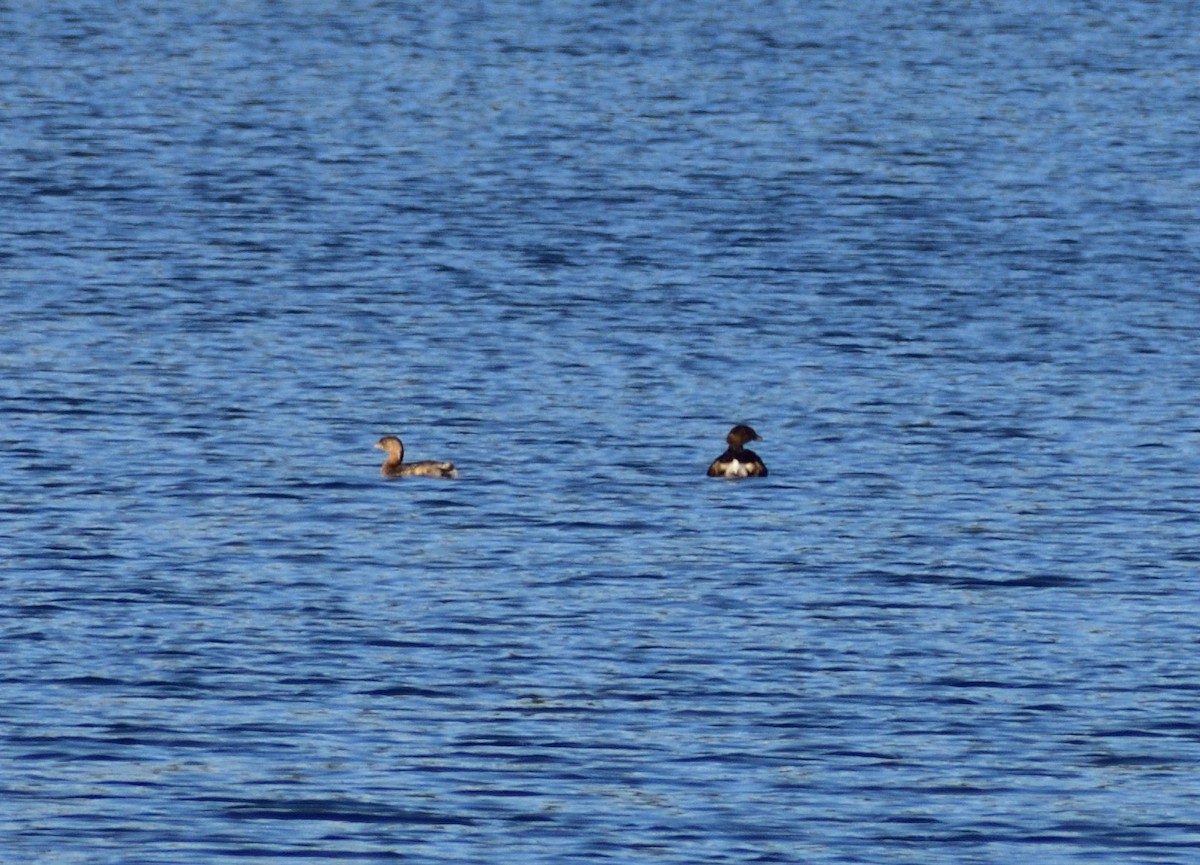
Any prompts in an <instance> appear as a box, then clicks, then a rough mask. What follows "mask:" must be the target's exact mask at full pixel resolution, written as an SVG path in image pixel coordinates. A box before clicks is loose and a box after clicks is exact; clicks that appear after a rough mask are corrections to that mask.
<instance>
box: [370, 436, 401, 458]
mask: <svg viewBox="0 0 1200 865" xmlns="http://www.w3.org/2000/svg"><path fill="white" fill-rule="evenodd" d="M375 447H377V448H379V449H380V450H381V451H387V452H388V456H390V457H403V456H404V443H403V442H401V441H400V439H398V438H396V437H395V436H384V437H383V438H381V439H380V440H379V441H377V442H375Z"/></svg>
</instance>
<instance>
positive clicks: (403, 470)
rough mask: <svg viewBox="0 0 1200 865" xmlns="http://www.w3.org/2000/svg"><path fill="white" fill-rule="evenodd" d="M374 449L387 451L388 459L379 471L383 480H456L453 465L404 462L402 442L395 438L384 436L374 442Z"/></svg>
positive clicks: (456, 471) (426, 461) (455, 470)
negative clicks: (414, 478)
mask: <svg viewBox="0 0 1200 865" xmlns="http://www.w3.org/2000/svg"><path fill="white" fill-rule="evenodd" d="M375 447H377V448H379V449H380V450H383V451H387V455H388V458H387V459H386V460H384V463H383V467H382V468H381V469H380V470H379V473H380V474H382V475H383V476H384V477H385V478H410V477H422V478H456V477H458V470H457V469H455V468H454V463H439V462H434V461H433V460H423V461H421V462H419V463H406V462H404V442H402V441H400V439H398V438H396V437H395V436H384V437H383V438H381V439H380V440H379V441H377V442H375Z"/></svg>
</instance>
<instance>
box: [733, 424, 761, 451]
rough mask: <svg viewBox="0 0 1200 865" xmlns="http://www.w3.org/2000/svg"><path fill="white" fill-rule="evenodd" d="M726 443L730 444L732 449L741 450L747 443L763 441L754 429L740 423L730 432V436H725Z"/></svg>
mask: <svg viewBox="0 0 1200 865" xmlns="http://www.w3.org/2000/svg"><path fill="white" fill-rule="evenodd" d="M725 441H727V442H729V446H730V447H733V448H740V447H741V446H742V445H744V444H745V443H746V442H760V441H762V436H760V435H759V434H758V433H756V432H755V431H754V428H753V427H748V426H746V425H745V424H744V423H740V424H738V425H737V426H735V427H734V428H733V429H731V430H730V431H729V435H727V436H725Z"/></svg>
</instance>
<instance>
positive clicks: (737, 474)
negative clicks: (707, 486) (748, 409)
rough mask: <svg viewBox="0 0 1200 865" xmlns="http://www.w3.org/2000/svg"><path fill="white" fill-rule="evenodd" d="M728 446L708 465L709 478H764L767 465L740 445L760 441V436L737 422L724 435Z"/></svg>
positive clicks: (752, 452)
mask: <svg viewBox="0 0 1200 865" xmlns="http://www.w3.org/2000/svg"><path fill="white" fill-rule="evenodd" d="M725 441H727V442H729V447H728V449H726V451H725V453H723V454H721V455H720V456H719V457H717V458H716V459H715V460H713V464H712V465H711V466H709V467H708V476H709V477H710V478H765V477H766V476H767V467H766V466H765V465H764V464H763V461H762V460H761V459H759V456H758V454H756V453H755V452H754V451H752V450H747V449H746V448H744V447H742V445H744V444H745V443H746V442H758V441H762V436H760V435H759V434H758V433H756V432H755V431H754V430H753V429H751V428H750V427H748V426H746V425H745V424H741V423H740V424H738V425H737V426H735V427H734V428H733V429H731V430H730V431H729V435H727V436H725Z"/></svg>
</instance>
